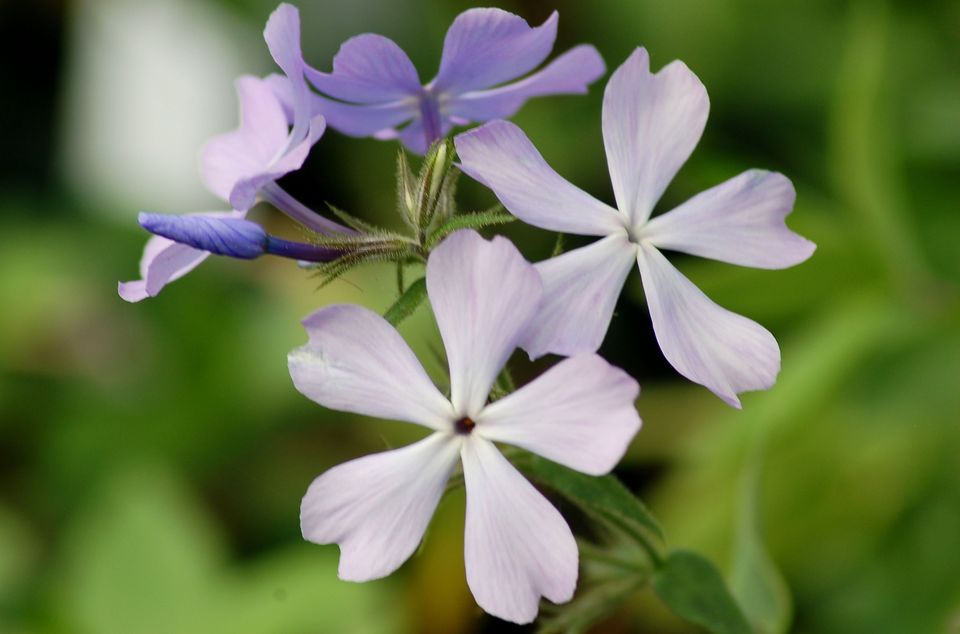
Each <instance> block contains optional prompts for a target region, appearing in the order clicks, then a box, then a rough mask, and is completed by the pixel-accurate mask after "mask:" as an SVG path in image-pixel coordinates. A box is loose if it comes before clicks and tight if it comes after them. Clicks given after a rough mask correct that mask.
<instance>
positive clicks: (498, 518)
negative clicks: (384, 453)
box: [460, 434, 578, 623]
mask: <svg viewBox="0 0 960 634" xmlns="http://www.w3.org/2000/svg"><path fill="white" fill-rule="evenodd" d="M460 456H461V458H462V460H463V478H464V482H465V484H466V488H467V522H466V531H465V537H464V542H465V543H464V560H465V563H466V569H467V585H469V586H470V591H471V592H472V593H473V596H474V598H475V599H476V600H477V604H478V605H479V606H480V607H481V608H483V609H484V610H485V611H486V612H488V613H490V614H492V615H494V616H496V617H499V618H501V619H505V620H507V621H513V622H514V623H530V622H531V621H533V620H534V619H535V618H536V617H537V609H538V606H539V603H540V597H541V596H543V597H546V598H547V599H549V600H550V601H553V602H554V603H564V602H566V601H569V600H570V598H571V597H572V596H573V591H574V589H575V588H576V585H577V562H578V554H577V543H576V541H574V539H573V534H572V533H571V532H570V527H569V526H567V523H566V522H565V521H564V519H563V517H562V516H561V515H560V513H559V512H558V511H557V509H555V508H554V507H553V505H551V504H550V502H548V501H547V499H546V498H544V497H543V495H541V494H540V493H539V492H538V491H537V490H536V489H535V488H533V485H531V484H530V483H529V482H527V481H526V480H525V479H524V477H523V476H522V475H520V473H519V472H517V470H516V469H515V468H514V467H513V465H511V464H510V463H509V462H507V459H506V458H504V457H503V455H502V454H501V453H500V452H499V451H498V450H497V448H496V447H494V446H493V443H491V442H490V441H489V440H486V439H484V438H481V437H479V436H477V435H476V434H472V435H471V437H470V438H468V439H467V440H465V441H464V442H463V445H462V448H461V450H460Z"/></svg>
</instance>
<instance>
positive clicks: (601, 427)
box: [474, 354, 640, 475]
mask: <svg viewBox="0 0 960 634" xmlns="http://www.w3.org/2000/svg"><path fill="white" fill-rule="evenodd" d="M639 393H640V386H639V385H637V382H636V381H634V380H633V379H632V378H630V376H629V375H628V374H627V373H626V372H624V371H623V370H620V369H619V368H615V367H613V366H612V365H610V364H609V363H607V362H606V361H604V360H603V359H601V358H600V357H599V356H597V355H595V354H588V355H581V356H577V357H571V358H568V359H564V360H563V361H561V362H560V363H558V364H557V365H555V366H553V367H552V368H550V369H549V370H547V372H545V373H544V374H541V375H540V376H539V377H537V378H536V379H534V380H533V381H532V382H531V383H528V384H527V385H524V386H523V387H522V388H520V389H519V390H517V391H516V392H514V393H512V394H510V395H508V396H506V397H504V398H502V399H500V400H498V401H495V402H493V403H491V404H490V405H488V406H487V407H486V408H484V410H483V412H482V413H481V414H480V417H479V418H478V419H477V420H476V421H475V422H476V424H477V427H476V430H475V432H474V433H479V434H481V435H482V436H483V437H484V438H487V439H489V440H494V441H497V442H505V443H509V444H511V445H516V446H518V447H522V448H524V449H526V450H528V451H532V452H533V453H536V454H539V455H541V456H543V457H544V458H549V459H550V460H553V461H554V462H559V463H560V464H563V465H566V466H568V467H570V468H572V469H576V470H577V471H582V472H584V473H588V474H590V475H603V474H605V473H608V472H609V471H610V470H611V469H613V467H614V466H616V464H617V462H619V461H620V458H622V457H623V454H624V452H626V450H627V447H628V446H629V445H630V440H631V439H632V438H633V437H634V435H635V434H636V433H637V431H639V429H640V416H639V415H638V414H637V410H636V408H635V407H634V405H633V403H634V401H635V400H636V399H637V395H638V394H639Z"/></svg>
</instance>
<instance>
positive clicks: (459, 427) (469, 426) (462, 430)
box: [453, 416, 477, 436]
mask: <svg viewBox="0 0 960 634" xmlns="http://www.w3.org/2000/svg"><path fill="white" fill-rule="evenodd" d="M476 426H477V424H476V423H475V422H473V421H472V420H470V418H469V417H467V416H464V417H463V418H461V419H460V420H458V421H457V422H455V423H454V424H453V431H455V432H457V433H458V434H461V435H463V436H466V435H467V434H469V433H470V432H472V431H473V428H474V427H476Z"/></svg>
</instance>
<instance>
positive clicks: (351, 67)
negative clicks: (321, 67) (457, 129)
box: [305, 33, 422, 103]
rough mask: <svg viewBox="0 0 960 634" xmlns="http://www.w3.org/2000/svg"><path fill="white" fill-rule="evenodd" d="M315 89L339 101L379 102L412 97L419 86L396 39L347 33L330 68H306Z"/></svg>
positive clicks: (413, 69) (308, 77)
mask: <svg viewBox="0 0 960 634" xmlns="http://www.w3.org/2000/svg"><path fill="white" fill-rule="evenodd" d="M305 72H306V75H307V79H309V80H310V83H312V84H313V85H314V86H315V87H316V88H317V90H319V91H320V92H322V93H324V94H325V95H328V96H330V97H333V98H334V99H340V100H342V101H352V102H355V103H383V102H386V101H394V100H398V99H409V98H416V97H417V96H418V95H419V94H420V92H421V90H422V88H421V86H420V77H419V76H418V75H417V69H416V68H414V66H413V62H411V61H410V58H409V57H407V54H406V53H404V52H403V49H401V48H400V47H399V46H397V45H396V43H395V42H394V41H393V40H391V39H389V38H386V37H383V36H382V35H375V34H373V33H364V34H363V35H357V36H355V37H351V38H350V39H349V40H347V41H346V42H344V43H343V44H342V45H341V46H340V50H339V51H338V52H337V54H336V56H335V57H334V58H333V72H332V73H323V72H320V71H318V70H315V69H313V68H309V67H308V68H307V69H306V71H305Z"/></svg>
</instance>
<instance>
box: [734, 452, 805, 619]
mask: <svg viewBox="0 0 960 634" xmlns="http://www.w3.org/2000/svg"><path fill="white" fill-rule="evenodd" d="M759 455H760V454H759V453H758V454H754V456H755V457H754V458H753V459H752V460H751V462H750V464H749V465H748V466H747V469H746V472H745V474H744V478H743V486H742V491H741V499H740V513H739V517H738V518H737V527H736V536H735V538H734V540H735V541H734V555H733V571H732V573H731V574H730V591H731V592H732V593H733V596H734V597H736V599H737V602H738V603H739V604H740V607H741V608H743V611H744V613H745V614H746V615H747V618H748V619H749V620H750V623H751V625H753V629H754V631H756V632H757V633H758V634H780V633H781V632H786V631H787V630H788V628H789V626H790V616H791V612H792V610H793V606H792V601H791V598H790V590H789V588H788V587H787V584H786V582H785V581H784V580H783V577H782V576H781V575H780V571H779V570H777V568H776V566H775V565H774V563H773V560H771V559H770V556H769V554H768V553H767V551H766V549H765V548H764V545H763V539H762V536H761V531H760V517H759V512H758V509H757V505H758V489H759V477H760V476H759V474H760V463H759Z"/></svg>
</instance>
